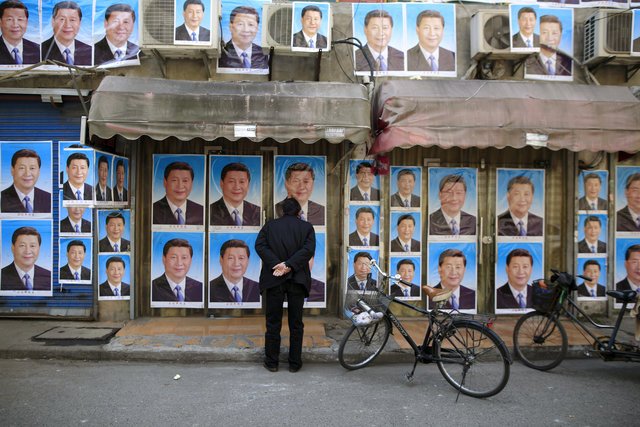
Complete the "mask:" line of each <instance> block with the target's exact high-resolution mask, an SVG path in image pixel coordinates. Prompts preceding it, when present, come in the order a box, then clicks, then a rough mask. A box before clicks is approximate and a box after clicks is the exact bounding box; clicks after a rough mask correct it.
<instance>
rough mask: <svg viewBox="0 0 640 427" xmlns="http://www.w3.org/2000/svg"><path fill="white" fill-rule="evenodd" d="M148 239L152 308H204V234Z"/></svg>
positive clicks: (155, 234)
mask: <svg viewBox="0 0 640 427" xmlns="http://www.w3.org/2000/svg"><path fill="white" fill-rule="evenodd" d="M151 236H152V237H151V240H152V247H151V287H150V289H151V307H152V308H161V307H164V308H204V233H203V232H198V231H194V232H188V231H184V232H180V233H175V232H171V231H169V232H167V231H154V232H152V233H151ZM178 286H180V289H178Z"/></svg>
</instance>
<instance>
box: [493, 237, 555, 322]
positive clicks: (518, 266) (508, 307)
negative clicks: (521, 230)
mask: <svg viewBox="0 0 640 427" xmlns="http://www.w3.org/2000/svg"><path fill="white" fill-rule="evenodd" d="M544 277H545V269H544V243H543V242H526V241H525V242H519V241H518V242H498V244H497V250H496V273H495V278H496V279H495V301H496V311H495V312H496V314H508V313H524V312H528V311H531V310H532V304H533V302H532V298H533V293H532V292H533V291H532V290H531V282H532V281H533V280H536V279H540V278H544Z"/></svg>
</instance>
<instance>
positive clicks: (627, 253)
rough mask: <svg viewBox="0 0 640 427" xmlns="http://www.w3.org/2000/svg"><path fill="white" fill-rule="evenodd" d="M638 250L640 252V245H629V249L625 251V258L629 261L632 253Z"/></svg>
mask: <svg viewBox="0 0 640 427" xmlns="http://www.w3.org/2000/svg"><path fill="white" fill-rule="evenodd" d="M636 252H640V245H631V246H629V247H628V248H627V250H626V251H625V252H624V260H625V261H629V258H631V254H633V253H636Z"/></svg>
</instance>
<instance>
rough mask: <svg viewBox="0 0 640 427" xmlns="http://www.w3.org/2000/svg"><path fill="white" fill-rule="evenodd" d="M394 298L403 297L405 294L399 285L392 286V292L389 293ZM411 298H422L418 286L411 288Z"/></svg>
mask: <svg viewBox="0 0 640 427" xmlns="http://www.w3.org/2000/svg"><path fill="white" fill-rule="evenodd" d="M389 295H391V296H392V297H403V296H404V292H402V288H400V286H399V285H391V291H390V293H389ZM409 296H410V297H419V296H420V288H419V287H418V285H413V286H411V289H410V290H409Z"/></svg>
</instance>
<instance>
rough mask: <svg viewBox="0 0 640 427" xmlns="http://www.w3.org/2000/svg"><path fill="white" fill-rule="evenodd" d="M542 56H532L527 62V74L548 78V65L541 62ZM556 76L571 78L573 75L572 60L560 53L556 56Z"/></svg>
mask: <svg viewBox="0 0 640 427" xmlns="http://www.w3.org/2000/svg"><path fill="white" fill-rule="evenodd" d="M540 60H541V58H540V55H530V56H529V57H528V58H527V60H526V61H525V63H524V64H525V67H526V71H527V74H539V75H542V76H546V75H548V74H549V73H548V72H547V65H546V64H543V63H542V62H540ZM555 75H556V76H570V75H571V58H567V57H566V56H564V55H562V54H560V53H558V54H556V73H555Z"/></svg>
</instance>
